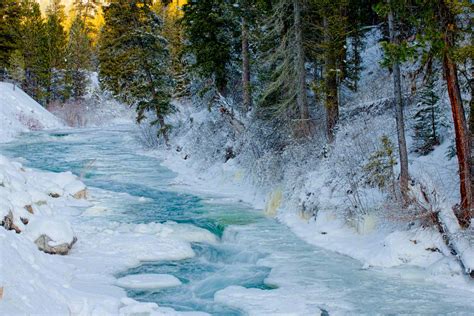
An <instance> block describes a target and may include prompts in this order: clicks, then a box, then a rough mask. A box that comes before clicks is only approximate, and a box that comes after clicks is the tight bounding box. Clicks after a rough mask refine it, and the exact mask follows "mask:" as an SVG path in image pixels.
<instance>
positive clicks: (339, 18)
mask: <svg viewBox="0 0 474 316" xmlns="http://www.w3.org/2000/svg"><path fill="white" fill-rule="evenodd" d="M310 4H311V6H312V8H313V10H314V14H313V15H312V16H311V19H312V20H311V22H312V23H311V25H312V28H311V29H312V30H313V31H314V32H315V33H320V34H322V36H316V37H315V38H314V39H313V40H312V46H313V50H315V51H314V52H313V59H314V60H315V61H316V63H319V64H321V65H323V78H321V79H322V84H321V85H320V86H321V87H322V89H321V92H323V94H324V107H325V110H326V134H327V138H328V141H329V142H332V141H333V139H334V133H335V127H336V124H337V122H338V120H339V107H340V104H339V87H340V85H341V84H342V82H343V80H344V79H345V78H346V76H347V70H348V68H347V67H346V61H347V59H348V58H347V49H346V42H347V38H348V37H349V34H350V32H351V31H352V29H351V28H350V25H349V17H348V13H349V12H348V9H349V0H334V1H329V0H313V1H311V2H310Z"/></svg>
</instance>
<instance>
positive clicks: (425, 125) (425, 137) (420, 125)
mask: <svg viewBox="0 0 474 316" xmlns="http://www.w3.org/2000/svg"><path fill="white" fill-rule="evenodd" d="M434 86H435V78H434V77H433V76H429V77H428V78H427V80H426V83H425V85H424V86H423V88H422V89H421V91H420V100H419V102H418V103H417V105H416V113H415V115H414V116H413V120H414V126H413V129H414V135H413V139H414V151H415V152H418V153H420V154H421V155H426V154H428V153H430V152H431V151H432V150H433V149H434V146H436V145H439V136H438V127H439V125H440V123H439V117H440V111H439V106H438V101H439V97H438V95H437V94H436V92H435V91H434Z"/></svg>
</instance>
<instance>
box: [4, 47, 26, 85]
mask: <svg viewBox="0 0 474 316" xmlns="http://www.w3.org/2000/svg"><path fill="white" fill-rule="evenodd" d="M8 74H9V75H10V78H11V79H12V80H13V90H15V86H16V85H18V86H21V85H22V83H23V81H24V80H25V59H24V58H23V55H22V53H21V51H19V50H15V51H13V53H12V54H11V55H10V65H9V68H8Z"/></svg>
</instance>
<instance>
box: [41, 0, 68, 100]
mask: <svg viewBox="0 0 474 316" xmlns="http://www.w3.org/2000/svg"><path fill="white" fill-rule="evenodd" d="M64 19H65V14H64V5H62V4H61V0H53V1H52V2H51V4H50V6H48V8H47V10H46V33H47V59H48V70H49V83H48V86H47V98H48V100H47V103H49V102H50V101H54V100H58V99H60V98H61V97H62V94H63V91H61V90H62V89H63V88H64V82H63V81H64V78H63V77H64V73H63V68H64V66H65V61H64V60H65V49H66V32H65V31H64V28H63V23H64Z"/></svg>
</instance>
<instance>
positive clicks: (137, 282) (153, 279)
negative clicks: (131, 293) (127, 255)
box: [116, 274, 181, 289]
mask: <svg viewBox="0 0 474 316" xmlns="http://www.w3.org/2000/svg"><path fill="white" fill-rule="evenodd" d="M116 284H117V285H118V286H120V287H125V288H127V289H164V288H168V287H174V286H178V285H180V284H181V281H180V280H179V279H178V278H176V277H175V276H172V275H169V274H134V275H127V276H125V277H123V278H120V279H118V280H117V282H116Z"/></svg>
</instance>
